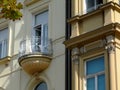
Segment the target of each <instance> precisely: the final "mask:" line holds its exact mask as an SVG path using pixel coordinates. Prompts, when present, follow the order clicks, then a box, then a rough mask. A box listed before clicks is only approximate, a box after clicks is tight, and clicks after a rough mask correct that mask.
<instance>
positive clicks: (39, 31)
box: [33, 11, 48, 52]
mask: <svg viewBox="0 0 120 90" xmlns="http://www.w3.org/2000/svg"><path fill="white" fill-rule="evenodd" d="M34 22H35V24H34V36H35V39H34V41H33V42H34V43H36V44H37V45H38V46H36V47H35V50H36V51H41V52H42V51H44V52H45V47H46V46H47V44H48V11H45V12H42V13H39V14H37V15H35V21H34Z"/></svg>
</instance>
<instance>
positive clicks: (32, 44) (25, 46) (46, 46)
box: [19, 37, 52, 57]
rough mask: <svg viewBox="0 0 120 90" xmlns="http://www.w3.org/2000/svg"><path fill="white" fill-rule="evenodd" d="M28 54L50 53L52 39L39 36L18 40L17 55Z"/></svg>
mask: <svg viewBox="0 0 120 90" xmlns="http://www.w3.org/2000/svg"><path fill="white" fill-rule="evenodd" d="M28 54H41V55H49V56H51V55H52V41H51V40H50V39H49V40H48V39H46V40H41V38H40V37H32V38H29V39H24V40H22V41H21V42H20V50H19V57H21V56H24V55H28Z"/></svg>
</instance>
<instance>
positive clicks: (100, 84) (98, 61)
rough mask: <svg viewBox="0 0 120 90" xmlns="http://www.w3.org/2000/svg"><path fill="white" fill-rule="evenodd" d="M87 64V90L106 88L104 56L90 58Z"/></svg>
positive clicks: (103, 89) (102, 89)
mask: <svg viewBox="0 0 120 90" xmlns="http://www.w3.org/2000/svg"><path fill="white" fill-rule="evenodd" d="M85 64H86V65H85V69H86V70H85V71H86V73H85V77H86V90H105V63H104V56H100V57H96V58H93V59H89V60H87V61H86V63H85Z"/></svg>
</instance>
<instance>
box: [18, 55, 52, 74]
mask: <svg viewBox="0 0 120 90" xmlns="http://www.w3.org/2000/svg"><path fill="white" fill-rule="evenodd" d="M51 59H52V58H51V57H50V56H45V55H40V54H28V55H25V56H22V57H20V58H19V64H20V66H21V67H22V68H23V69H24V71H26V72H27V73H28V74H30V75H34V74H37V73H40V72H42V71H43V70H45V69H46V68H47V67H48V66H49V64H50V62H51Z"/></svg>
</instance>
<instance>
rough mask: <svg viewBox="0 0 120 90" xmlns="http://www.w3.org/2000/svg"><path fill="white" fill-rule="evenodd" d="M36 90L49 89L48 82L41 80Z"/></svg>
mask: <svg viewBox="0 0 120 90" xmlns="http://www.w3.org/2000/svg"><path fill="white" fill-rule="evenodd" d="M35 90H48V89H47V84H46V83H45V82H41V83H39V84H38V85H37V86H36V87H35Z"/></svg>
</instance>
